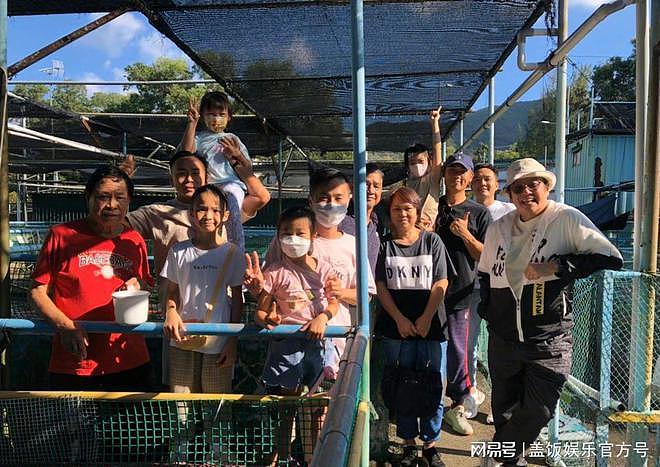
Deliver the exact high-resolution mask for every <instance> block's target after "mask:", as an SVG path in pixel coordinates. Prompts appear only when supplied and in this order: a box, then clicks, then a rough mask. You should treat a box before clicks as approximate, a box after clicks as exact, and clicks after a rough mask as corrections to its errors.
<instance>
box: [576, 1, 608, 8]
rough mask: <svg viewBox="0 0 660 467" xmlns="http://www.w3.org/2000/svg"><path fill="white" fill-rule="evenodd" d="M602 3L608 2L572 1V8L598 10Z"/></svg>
mask: <svg viewBox="0 0 660 467" xmlns="http://www.w3.org/2000/svg"><path fill="white" fill-rule="evenodd" d="M603 3H609V2H608V0H572V2H571V4H570V5H571V6H572V7H581V8H589V9H592V8H598V7H599V6H601V5H602V4H603Z"/></svg>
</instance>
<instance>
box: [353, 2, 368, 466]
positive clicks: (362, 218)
mask: <svg viewBox="0 0 660 467" xmlns="http://www.w3.org/2000/svg"><path fill="white" fill-rule="evenodd" d="M363 15H364V12H363V0H351V50H352V57H351V58H352V60H351V65H352V67H351V68H352V70H351V78H352V91H353V161H354V169H353V183H354V186H355V193H354V194H353V196H354V201H355V224H356V229H355V230H356V233H357V236H356V239H355V246H356V248H355V249H356V253H357V260H358V261H357V279H358V280H357V293H358V295H357V298H358V303H357V309H358V320H359V323H358V324H359V326H360V329H361V330H362V331H363V332H365V333H366V335H367V336H368V335H369V332H370V329H369V294H368V290H367V287H368V286H367V284H368V281H367V278H368V272H369V263H368V254H367V253H368V249H367V222H368V219H367V169H366V164H367V138H366V116H365V114H366V107H365V82H364V78H365V71H364V17H363ZM368 356H369V344H368V343H367V349H366V353H365V360H364V365H363V367H362V387H361V391H362V395H361V400H362V401H363V402H367V403H368V402H369V391H370V387H369V358H368ZM361 464H362V466H364V467H367V466H368V465H369V423H367V424H366V426H365V430H364V435H363V438H362V457H361Z"/></svg>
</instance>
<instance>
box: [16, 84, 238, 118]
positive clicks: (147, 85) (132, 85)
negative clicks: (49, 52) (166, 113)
mask: <svg viewBox="0 0 660 467" xmlns="http://www.w3.org/2000/svg"><path fill="white" fill-rule="evenodd" d="M11 84H12V85H17V84H25V85H35V84H47V85H52V84H62V80H43V81H42V80H40V81H35V80H12V82H11ZM65 84H66V85H67V86H150V85H153V86H163V85H169V84H217V81H216V80H214V79H159V80H134V81H103V80H89V81H68V80H67V81H66V83H65ZM232 117H235V115H233V116H232Z"/></svg>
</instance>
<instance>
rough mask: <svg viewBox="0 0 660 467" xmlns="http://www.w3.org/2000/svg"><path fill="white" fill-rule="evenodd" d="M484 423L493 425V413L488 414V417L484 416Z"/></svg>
mask: <svg viewBox="0 0 660 467" xmlns="http://www.w3.org/2000/svg"><path fill="white" fill-rule="evenodd" d="M486 423H488V424H489V425H492V424H494V423H495V419H494V418H493V412H489V413H488V415H487V416H486Z"/></svg>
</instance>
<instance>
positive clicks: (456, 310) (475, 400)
mask: <svg viewBox="0 0 660 467" xmlns="http://www.w3.org/2000/svg"><path fill="white" fill-rule="evenodd" d="M442 172H443V177H444V182H445V187H446V188H445V189H446V194H445V196H443V197H441V198H440V200H439V203H438V217H437V221H436V225H435V231H436V232H437V233H438V235H440V238H441V239H442V242H443V243H444V244H445V247H446V248H447V253H448V254H449V257H450V258H451V262H452V263H453V266H454V268H455V269H456V273H457V275H456V278H455V279H454V280H453V281H451V282H450V284H449V288H448V289H447V294H446V296H445V309H446V311H447V334H448V340H447V396H449V397H450V398H451V399H452V401H453V405H452V407H451V408H450V409H449V410H447V411H446V412H445V421H446V422H447V423H448V424H449V426H451V427H452V429H453V430H454V431H455V432H456V433H458V434H461V435H471V434H472V433H473V430H472V426H471V425H470V423H469V422H468V421H467V417H466V411H465V406H466V404H467V405H469V406H471V407H475V406H477V405H479V404H480V403H481V402H483V394H480V393H478V392H477V391H476V387H474V385H473V382H472V380H471V379H470V374H469V372H468V342H469V337H470V336H469V331H470V313H471V312H476V310H470V301H471V298H472V290H473V289H474V283H475V280H476V277H477V262H478V261H479V256H480V255H481V250H482V248H483V243H482V242H483V241H484V238H485V236H486V229H487V228H488V225H489V224H490V222H491V219H490V214H489V212H488V209H486V208H485V207H484V206H482V205H481V204H479V203H475V202H474V201H472V200H471V199H468V197H467V195H466V190H467V188H468V187H469V186H470V182H471V181H472V177H473V175H474V164H473V163H472V159H471V158H470V157H469V156H467V155H465V154H462V153H458V154H454V155H452V156H450V157H449V158H447V160H446V161H445V165H444V166H443V169H442ZM466 401H470V402H469V403H467V402H466Z"/></svg>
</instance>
